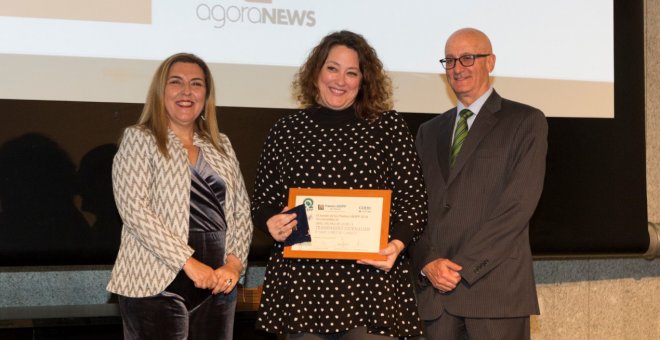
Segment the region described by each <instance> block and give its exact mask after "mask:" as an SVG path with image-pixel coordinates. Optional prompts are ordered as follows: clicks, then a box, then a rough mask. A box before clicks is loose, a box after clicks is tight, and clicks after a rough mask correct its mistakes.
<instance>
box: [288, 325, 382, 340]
mask: <svg viewBox="0 0 660 340" xmlns="http://www.w3.org/2000/svg"><path fill="white" fill-rule="evenodd" d="M286 339H287V340H385V339H392V338H391V337H389V336H385V335H377V334H369V333H367V327H357V328H353V329H349V330H347V331H344V332H339V333H329V334H318V333H297V334H287V336H286Z"/></svg>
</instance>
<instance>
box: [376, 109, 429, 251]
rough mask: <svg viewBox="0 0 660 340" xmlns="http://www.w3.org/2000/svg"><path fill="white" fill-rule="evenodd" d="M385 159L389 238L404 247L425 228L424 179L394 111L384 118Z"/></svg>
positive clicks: (405, 130) (409, 139) (408, 136)
mask: <svg viewBox="0 0 660 340" xmlns="http://www.w3.org/2000/svg"><path fill="white" fill-rule="evenodd" d="M383 119H384V121H383V124H384V132H385V138H386V140H385V144H384V145H385V148H386V152H387V157H388V181H389V183H388V186H389V187H390V189H391V190H392V207H391V211H390V219H391V222H390V223H391V227H390V228H391V229H390V238H391V239H398V240H400V241H401V242H403V243H404V244H405V245H406V246H407V245H408V244H410V242H411V241H414V240H416V239H417V238H418V237H419V235H421V233H422V231H423V230H424V226H425V225H426V218H427V203H426V188H425V186H424V177H423V175H422V171H421V166H420V161H419V157H418V155H417V151H416V149H415V143H414V141H413V138H412V135H411V134H410V130H409V129H408V125H407V124H406V122H405V121H404V120H403V118H402V117H401V115H400V114H398V113H397V112H388V113H386V114H385V115H384V116H383Z"/></svg>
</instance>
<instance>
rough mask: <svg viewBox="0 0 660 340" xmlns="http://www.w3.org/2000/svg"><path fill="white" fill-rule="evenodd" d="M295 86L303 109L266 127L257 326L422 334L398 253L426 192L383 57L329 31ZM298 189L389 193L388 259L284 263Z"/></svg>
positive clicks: (420, 221)
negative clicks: (270, 241)
mask: <svg viewBox="0 0 660 340" xmlns="http://www.w3.org/2000/svg"><path fill="white" fill-rule="evenodd" d="M294 89H295V91H296V95H297V98H298V100H299V101H300V103H301V104H302V107H305V109H303V110H301V111H299V112H298V113H296V114H293V115H291V116H288V117H285V118H282V119H281V120H280V121H278V122H277V123H276V124H275V126H273V128H272V129H271V131H270V133H269V135H268V138H267V140H266V142H265V145H264V149H263V151H262V154H261V158H260V161H259V166H258V171H257V178H256V181H255V187H254V195H253V202H252V207H253V208H252V217H253V220H254V222H255V225H257V226H259V227H260V228H262V229H263V230H265V231H266V232H267V233H269V234H270V235H271V236H272V237H273V238H274V239H275V241H276V242H275V246H274V249H273V252H272V254H271V257H270V259H269V261H268V266H267V269H266V277H265V280H264V291H263V295H262V297H261V306H260V309H259V313H258V314H259V315H258V320H257V327H258V328H261V329H263V330H266V331H268V332H271V333H279V334H287V335H288V338H290V339H380V338H389V337H407V336H415V335H419V334H421V322H420V319H419V316H418V314H417V306H416V303H415V297H414V295H413V287H412V283H411V280H410V272H409V265H408V259H407V256H406V255H405V252H404V250H405V248H406V246H407V245H409V244H410V242H412V241H413V240H414V239H416V238H417V236H418V235H419V234H420V233H421V232H422V230H423V227H424V225H425V223H426V192H425V188H424V182H423V179H422V174H421V171H420V166H419V160H418V157H417V153H416V151H415V147H414V142H413V139H412V136H411V134H410V131H409V130H408V127H407V125H406V123H405V122H404V120H403V119H402V118H401V116H400V115H399V114H398V113H397V112H395V111H392V110H391V108H392V99H391V98H392V86H391V81H390V79H389V78H388V76H387V75H386V73H385V72H384V70H383V65H382V63H381V61H380V60H379V59H378V57H377V55H376V52H375V51H374V49H373V48H372V47H371V46H369V44H368V43H367V42H366V40H365V39H364V38H363V37H362V36H361V35H358V34H355V33H352V32H348V31H341V32H335V33H332V34H330V35H328V36H326V37H325V38H324V39H323V40H322V41H321V43H320V44H319V45H318V46H316V47H315V48H314V49H313V50H312V52H311V53H310V56H309V58H308V60H307V61H306V62H305V64H304V65H303V66H302V67H301V68H300V70H299V72H298V74H297V76H296V80H295V81H294ZM296 187H300V188H351V189H390V190H392V205H391V215H390V230H389V243H388V245H387V247H386V248H384V249H383V250H381V254H383V255H386V257H387V260H384V261H374V260H361V261H349V260H323V259H318V260H317V259H291V258H286V259H285V258H283V256H282V250H283V243H282V242H283V241H284V240H285V239H286V238H287V237H288V236H289V235H290V234H291V230H292V228H293V226H294V225H295V223H296V222H295V219H292V215H289V214H281V212H282V211H283V207H285V206H286V204H287V200H288V190H289V188H296ZM284 209H286V208H284Z"/></svg>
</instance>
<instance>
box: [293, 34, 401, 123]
mask: <svg viewBox="0 0 660 340" xmlns="http://www.w3.org/2000/svg"><path fill="white" fill-rule="evenodd" d="M337 45H342V46H346V47H348V48H350V49H352V50H354V51H355V52H357V54H358V60H359V63H360V72H361V73H362V82H361V83H360V90H359V91H358V94H357V97H356V98H355V103H354V104H353V108H354V109H355V114H356V115H357V116H358V117H359V118H362V119H365V120H368V121H374V120H376V119H378V118H379V117H380V116H381V115H382V114H383V112H386V111H389V110H391V109H392V106H393V102H392V81H391V80H390V77H389V76H388V75H387V73H386V72H385V70H384V69H383V63H382V62H381V61H380V59H378V55H377V54H376V50H374V48H373V47H371V46H370V45H369V43H368V42H367V40H366V39H364V37H363V36H361V35H360V34H357V33H353V32H350V31H339V32H334V33H331V34H329V35H327V36H325V38H323V40H321V42H320V43H319V44H318V45H317V46H316V47H314V49H313V50H312V52H310V54H309V57H307V61H305V63H304V64H303V65H302V66H301V67H300V69H299V70H298V73H297V74H296V76H295V79H294V81H293V90H294V94H295V97H296V99H297V100H298V102H299V103H300V105H302V106H303V107H312V106H318V105H319V104H318V102H317V98H318V95H319V88H318V86H317V80H318V77H319V73H320V72H321V68H322V67H323V64H325V60H326V59H327V58H328V54H329V53H330V50H331V49H332V48H333V47H334V46H337Z"/></svg>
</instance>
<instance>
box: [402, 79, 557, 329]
mask: <svg viewBox="0 0 660 340" xmlns="http://www.w3.org/2000/svg"><path fill="white" fill-rule="evenodd" d="M455 119H456V108H453V109H451V110H449V111H447V112H445V113H444V114H442V115H439V116H438V117H435V118H433V119H431V120H430V121H428V122H426V123H424V124H423V125H422V126H421V127H420V128H419V131H418V133H417V141H416V143H417V151H418V152H419V155H420V158H421V160H422V167H423V171H424V178H425V181H426V189H427V192H428V197H429V205H428V208H429V215H428V225H427V227H426V229H425V231H424V233H423V234H422V236H421V237H420V239H419V241H418V242H417V243H415V244H414V245H413V246H412V249H411V255H412V259H413V263H414V268H415V270H416V273H419V272H420V271H421V269H422V268H423V267H424V266H425V265H426V264H428V263H429V262H431V261H433V260H435V259H437V258H447V259H450V260H452V261H454V262H456V263H458V264H459V265H461V266H462V267H463V270H462V271H461V272H460V274H461V276H462V280H461V282H460V283H459V285H458V286H457V287H456V289H455V290H454V291H452V292H449V293H444V294H443V293H440V292H439V291H438V290H436V289H435V288H434V287H433V286H431V285H430V283H429V282H428V280H426V279H424V278H420V279H419V281H418V282H417V285H416V286H417V294H418V295H417V298H418V304H419V308H420V315H421V317H422V319H425V320H432V319H435V318H437V317H439V316H440V315H441V314H442V313H443V311H444V310H446V311H447V312H449V313H450V314H453V315H457V316H463V317H472V318H498V317H518V316H527V315H530V314H538V312H539V307H538V301H537V297H536V285H535V282H534V273H533V268H532V255H531V250H530V245H529V220H530V218H531V216H532V213H533V212H534V209H535V208H536V205H537V203H538V200H539V197H540V195H541V191H542V188H543V178H544V175H545V158H546V151H547V130H548V127H547V122H546V119H545V117H544V115H543V113H542V112H541V111H539V110H538V109H535V108H533V107H531V106H528V105H524V104H521V103H517V102H514V101H510V100H506V99H503V98H502V97H500V96H499V95H498V94H497V93H496V92H495V91H493V93H492V94H491V96H490V97H489V98H488V100H487V101H486V103H485V104H484V106H483V107H482V109H481V111H480V112H479V114H478V115H477V117H476V119H475V121H474V123H473V124H472V127H471V128H470V130H469V132H468V136H467V138H466V139H465V141H464V142H463V146H462V149H461V151H460V153H459V155H458V158H457V159H456V163H455V164H454V166H453V167H451V168H450V166H449V150H450V147H451V139H452V129H453V128H454V122H455Z"/></svg>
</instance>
